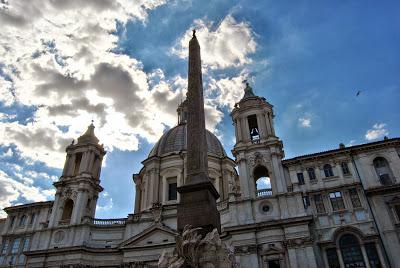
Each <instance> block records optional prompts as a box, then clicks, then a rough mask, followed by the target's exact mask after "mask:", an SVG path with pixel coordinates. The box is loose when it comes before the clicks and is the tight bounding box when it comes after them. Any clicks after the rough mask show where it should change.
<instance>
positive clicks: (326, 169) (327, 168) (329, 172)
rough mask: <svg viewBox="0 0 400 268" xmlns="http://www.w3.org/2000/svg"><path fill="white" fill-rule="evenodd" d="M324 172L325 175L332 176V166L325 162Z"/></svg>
mask: <svg viewBox="0 0 400 268" xmlns="http://www.w3.org/2000/svg"><path fill="white" fill-rule="evenodd" d="M324 173H325V177H333V170H332V166H331V165H329V164H325V165H324Z"/></svg>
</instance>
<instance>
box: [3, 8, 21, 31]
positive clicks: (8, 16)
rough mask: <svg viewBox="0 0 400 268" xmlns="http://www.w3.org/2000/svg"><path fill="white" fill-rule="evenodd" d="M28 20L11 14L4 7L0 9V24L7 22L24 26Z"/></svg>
mask: <svg viewBox="0 0 400 268" xmlns="http://www.w3.org/2000/svg"><path fill="white" fill-rule="evenodd" d="M27 23H28V21H27V20H26V19H25V18H24V17H23V16H19V15H15V14H11V13H9V12H7V11H6V10H4V9H0V24H9V25H12V26H16V27H22V26H25V25H26V24H27Z"/></svg>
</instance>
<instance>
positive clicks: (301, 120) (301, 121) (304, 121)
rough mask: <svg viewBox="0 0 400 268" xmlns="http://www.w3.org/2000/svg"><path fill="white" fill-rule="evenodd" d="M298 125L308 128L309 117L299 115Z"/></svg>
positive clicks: (309, 125) (309, 124)
mask: <svg viewBox="0 0 400 268" xmlns="http://www.w3.org/2000/svg"><path fill="white" fill-rule="evenodd" d="M299 124H300V127H304V128H310V127H311V117H307V116H304V117H300V118H299Z"/></svg>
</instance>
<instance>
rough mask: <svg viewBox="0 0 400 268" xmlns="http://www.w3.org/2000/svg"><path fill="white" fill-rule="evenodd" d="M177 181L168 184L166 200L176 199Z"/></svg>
mask: <svg viewBox="0 0 400 268" xmlns="http://www.w3.org/2000/svg"><path fill="white" fill-rule="evenodd" d="M176 188H177V183H176V182H173V183H169V184H168V200H177V189H176Z"/></svg>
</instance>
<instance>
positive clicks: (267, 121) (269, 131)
mask: <svg viewBox="0 0 400 268" xmlns="http://www.w3.org/2000/svg"><path fill="white" fill-rule="evenodd" d="M268 114H269V113H265V114H264V118H265V119H264V120H265V123H266V128H267V137H268V136H271V135H272V129H271V125H270V121H269V117H268Z"/></svg>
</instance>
